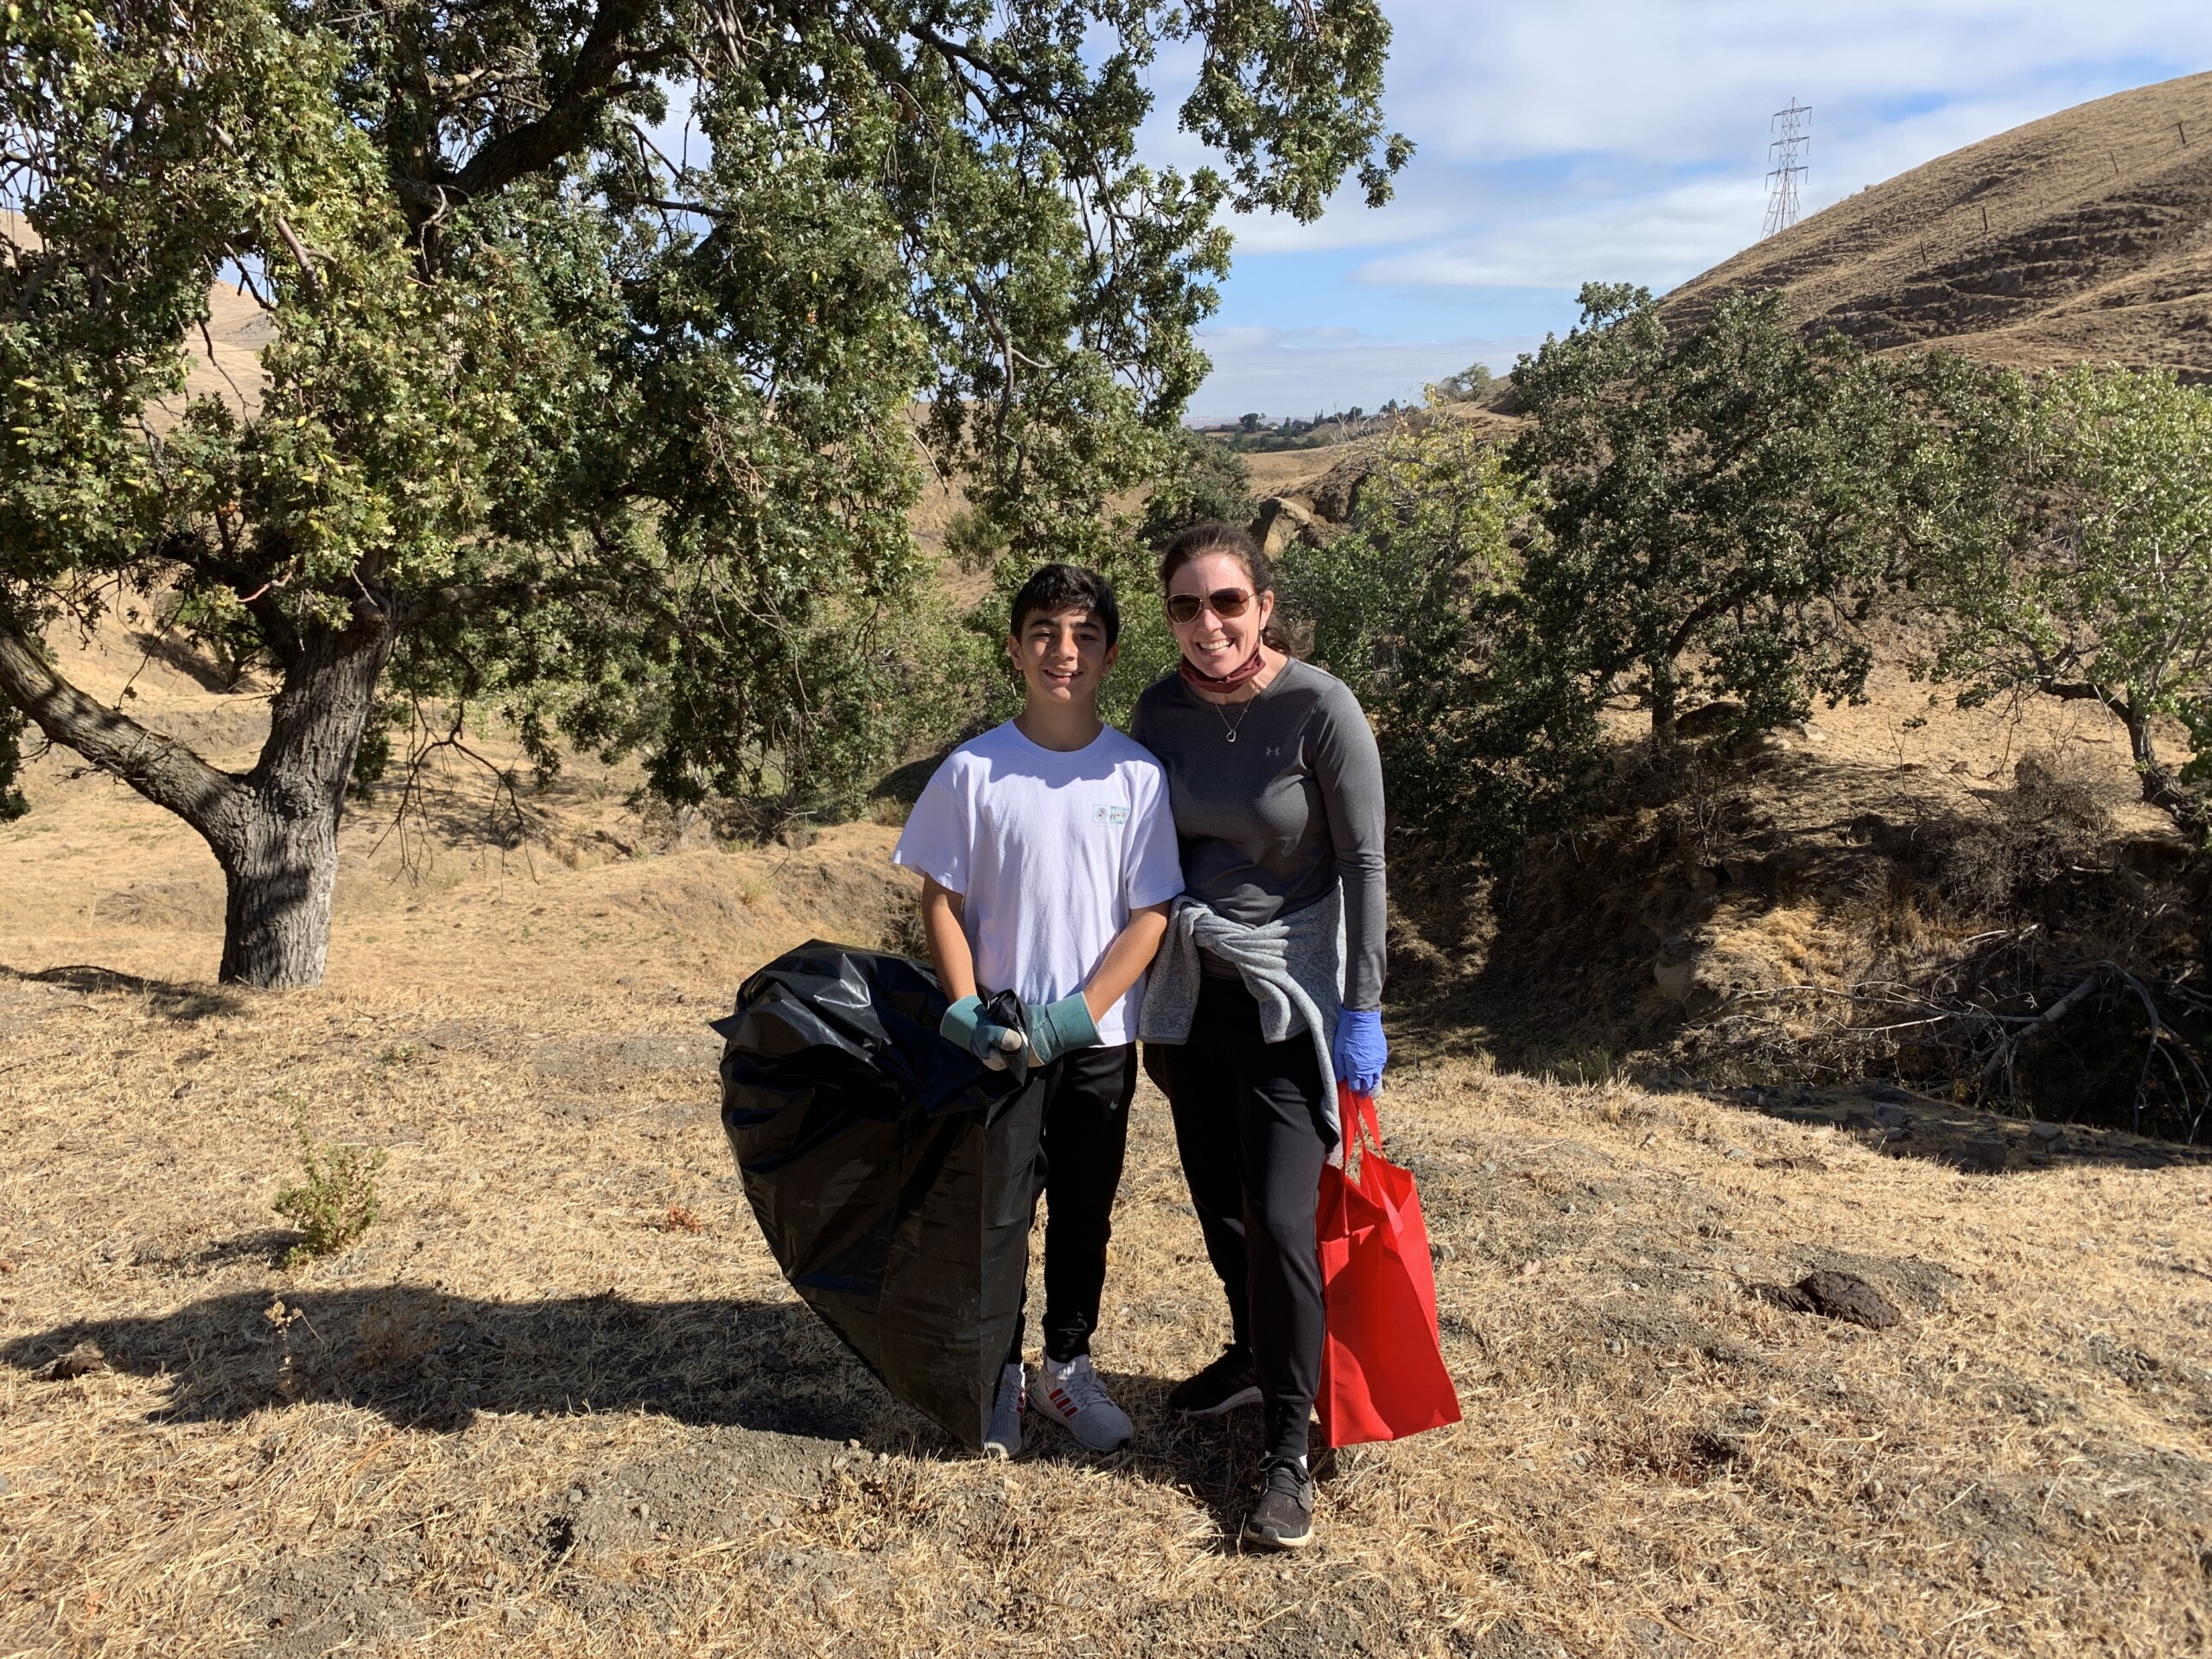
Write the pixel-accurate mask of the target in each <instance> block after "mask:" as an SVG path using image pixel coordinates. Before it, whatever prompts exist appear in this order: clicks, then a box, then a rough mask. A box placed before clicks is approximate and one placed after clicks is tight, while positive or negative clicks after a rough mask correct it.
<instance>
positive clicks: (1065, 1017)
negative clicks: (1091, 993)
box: [1029, 991, 1098, 1065]
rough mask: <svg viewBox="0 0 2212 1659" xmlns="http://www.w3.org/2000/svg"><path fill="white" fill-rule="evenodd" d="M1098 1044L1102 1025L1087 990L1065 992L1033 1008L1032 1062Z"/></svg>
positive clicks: (1042, 1062)
mask: <svg viewBox="0 0 2212 1659" xmlns="http://www.w3.org/2000/svg"><path fill="white" fill-rule="evenodd" d="M1097 1046H1098V1027H1097V1025H1096V1023H1095V1022H1094V1021H1093V1020H1091V1017H1090V1004H1089V1003H1088V1002H1085V1001H1084V1000H1083V993H1082V992H1081V991H1077V993H1076V994H1075V995H1073V996H1064V997H1062V998H1061V999H1060V1000H1059V1001H1057V1002H1047V1003H1046V1005H1045V1006H1044V1007H1041V1008H1032V1009H1030V1011H1029V1064H1030V1065H1051V1064H1052V1062H1053V1061H1054V1060H1057V1059H1058V1058H1060V1056H1061V1055H1063V1054H1066V1053H1069V1052H1072V1051H1073V1050H1076V1049H1078V1048H1096V1047H1097Z"/></svg>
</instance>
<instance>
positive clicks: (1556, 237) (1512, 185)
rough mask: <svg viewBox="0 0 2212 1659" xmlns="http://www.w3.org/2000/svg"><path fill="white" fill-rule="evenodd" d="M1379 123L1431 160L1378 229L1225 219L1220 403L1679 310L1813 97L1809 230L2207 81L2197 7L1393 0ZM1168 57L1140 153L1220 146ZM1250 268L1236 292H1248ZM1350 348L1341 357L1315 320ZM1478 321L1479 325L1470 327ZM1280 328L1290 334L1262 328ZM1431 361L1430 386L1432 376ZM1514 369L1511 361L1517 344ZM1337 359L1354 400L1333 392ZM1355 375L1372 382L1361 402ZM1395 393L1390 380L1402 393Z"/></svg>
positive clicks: (2168, 3)
mask: <svg viewBox="0 0 2212 1659" xmlns="http://www.w3.org/2000/svg"><path fill="white" fill-rule="evenodd" d="M1383 3H1384V4H1385V6H1386V8H1387V10H1388V11H1389V16H1390V20H1391V23H1392V26H1393V29H1394V31H1395V41H1394V45H1393V48H1392V52H1391V60H1390V67H1389V90H1388V92H1387V93H1386V96H1385V100H1384V104H1385V110H1384V115H1385V119H1386V121H1387V123H1388V124H1389V125H1390V126H1391V127H1393V128H1395V129H1399V130H1403V131H1405V132H1406V133H1408V135H1409V136H1410V137H1412V138H1413V139H1414V142H1415V143H1416V145H1417V147H1418V148H1417V151H1416V154H1415V156H1414V160H1413V162H1412V163H1411V165H1410V166H1409V167H1408V168H1407V169H1406V171H1405V172H1404V173H1403V174H1402V175H1401V177H1400V179H1399V181H1398V190H1397V195H1396V199H1395V200H1393V201H1392V202H1391V204H1390V205H1389V206H1388V207H1385V208H1383V209H1382V210H1380V211H1370V210H1369V209H1367V208H1366V207H1365V206H1364V205H1363V202H1362V200H1360V198H1359V195H1358V193H1357V191H1356V190H1352V189H1347V190H1345V191H1344V192H1343V193H1341V194H1339V196H1338V199H1337V200H1335V201H1333V202H1332V204H1331V207H1330V210H1329V212H1328V213H1326V214H1325V215H1324V216H1323V217H1322V218H1321V219H1319V221H1317V222H1316V223H1314V224H1313V225H1309V226H1300V225H1298V224H1296V223H1294V221H1291V220H1288V219H1281V218H1272V217H1264V216H1263V217H1257V218H1231V219H1230V220H1229V221H1228V222H1229V223H1230V227H1231V228H1232V230H1233V231H1234V232H1235V233H1236V238H1237V251H1238V253H1239V255H1240V256H1243V257H1246V258H1247V259H1249V257H1250V256H1255V255H1266V256H1269V257H1268V258H1266V259H1264V260H1260V261H1257V262H1256V263H1252V264H1247V265H1246V266H1245V267H1244V270H1243V272H1242V273H1240V272H1238V271H1236V270H1232V272H1231V274H1230V279H1229V281H1228V283H1227V284H1226V286H1225V287H1224V296H1223V297H1224V305H1223V310H1222V313H1221V317H1220V323H1221V327H1219V328H1217V330H1216V331H1215V332H1214V333H1213V334H1211V335H1210V336H1209V343H1210V345H1211V349H1212V350H1213V352H1214V354H1215V357H1216V363H1217V366H1216V372H1215V374H1214V376H1213V377H1212V378H1211V379H1209V381H1208V382H1207V384H1206V386H1205V390H1203V391H1201V392H1200V394H1199V397H1198V403H1199V404H1202V405H1204V406H1205V407H1206V408H1208V409H1213V408H1217V407H1221V408H1225V407H1227V406H1228V405H1230V404H1237V405H1239V406H1240V407H1241V408H1243V409H1249V408H1253V407H1255V406H1259V405H1262V404H1264V405H1265V406H1267V407H1268V409H1269V410H1271V411H1272V410H1274V406H1275V398H1274V393H1273V392H1272V391H1271V390H1270V389H1271V388H1273V387H1274V386H1276V385H1300V386H1305V387H1307V388H1310V389H1311V391H1309V393H1308V394H1307V395H1304V396H1300V397H1292V398H1289V399H1287V400H1286V401H1285V407H1286V408H1289V409H1297V410H1310V409H1311V407H1312V406H1313V404H1314V403H1315V402H1316V401H1319V402H1320V403H1323V404H1329V405H1330V406H1334V405H1335V404H1339V403H1352V402H1358V403H1361V404H1372V403H1374V402H1376V401H1378V400H1379V399H1380V398H1382V397H1390V396H1399V397H1403V396H1406V395H1408V394H1409V393H1410V391H1412V390H1413V389H1414V388H1415V387H1417V386H1418V385H1419V383H1420V381H1421V380H1422V379H1424V378H1434V376H1435V375H1436V374H1437V373H1440V372H1448V371H1449V368H1450V367H1452V366H1457V365H1454V364H1453V363H1452V360H1451V359H1452V357H1453V356H1454V354H1455V353H1457V354H1459V355H1460V357H1461V359H1462V360H1463V361H1464V360H1465V358H1467V357H1470V356H1472V355H1475V354H1477V353H1473V352H1463V351H1462V349H1461V348H1462V347H1465V346H1470V345H1471V344H1473V343H1474V342H1473V341H1471V340H1460V339H1456V338H1455V339H1437V340H1413V339H1408V338H1406V337H1407V336H1413V335H1421V334H1431V335H1456V334H1459V333H1460V332H1462V331H1465V332H1467V333H1470V334H1477V335H1480V334H1484V332H1485V325H1487V333H1488V334H1491V335H1500V334H1507V333H1509V332H1518V331H1520V330H1524V329H1527V328H1529V327H1536V328H1541V327H1547V326H1551V325H1550V324H1548V322H1546V321H1544V320H1543V319H1544V317H1545V316H1548V315H1554V312H1553V311H1550V310H1544V309H1543V308H1541V307H1539V306H1535V305H1534V304H1533V303H1532V297H1531V296H1536V297H1538V298H1541V296H1547V295H1548V296H1554V301H1549V302H1546V303H1547V304H1555V309H1556V313H1557V314H1558V315H1560V316H1561V318H1562V321H1561V324H1560V326H1564V322H1565V321H1567V320H1571V318H1572V315H1573V306H1572V300H1571V296H1572V294H1573V290H1574V289H1575V288H1577V287H1578V286H1579V285H1580V283H1583V282H1586V281H1589V280H1593V279H1600V280H1607V281H1630V282H1638V283H1646V284H1648V285H1649V286H1650V287H1652V288H1654V289H1659V290H1662V291H1663V290H1664V289H1667V288H1669V287H1671V286H1673V285H1674V284H1675V283H1679V282H1681V281H1683V280H1686V279H1687V278H1688V277H1693V276H1694V275H1696V274H1697V273H1698V272H1699V271H1700V270H1706V269H1708V268H1709V267H1711V266H1712V265H1713V264H1718V263H1719V262H1720V261H1721V260H1723V259H1726V258H1727V257H1729V256H1730V255H1731V254H1733V253H1735V252H1737V251H1739V250H1740V249H1742V248H1744V247H1745V246H1747V245H1749V244H1750V243H1751V241H1752V240H1753V239H1755V238H1757V236H1758V233H1759V230H1760V226H1761V221H1762V219H1763V218H1764V209H1765V180H1764V175H1765V172H1766V168H1767V167H1768V165H1769V159H1768V155H1767V143H1768V138H1769V136H1770V134H1769V127H1768V117H1769V113H1770V111H1774V110H1776V109H1778V108H1779V107H1781V105H1783V104H1784V103H1785V102H1787V101H1788V100H1789V99H1791V98H1793V97H1794V98H1796V99H1802V101H1803V102H1804V103H1806V104H1808V105H1811V106H1812V110H1813V129H1812V131H1813V142H1812V149H1811V155H1810V158H1809V159H1810V162H1811V169H1812V170H1811V173H1810V175H1809V178H1808V181H1807V188H1806V190H1805V211H1806V212H1807V213H1812V212H1815V211H1817V210H1818V209H1819V208H1821V207H1825V206H1827V205H1829V204H1831V203H1833V202H1835V201H1838V200H1841V199H1842V198H1844V197H1845V196H1847V195H1849V194H1852V193H1853V191H1855V190H1858V189H1859V188H1862V187H1864V186H1866V185H1869V184H1873V183H1877V182H1879V181H1882V180H1884V179H1886V178H1890V177H1893V176H1895V175H1897V174H1898V173H1901V172H1904V171H1906V170H1908V169H1910V168H1913V167H1916V166H1918V165H1920V164H1921V163H1923V162H1928V161H1930V160H1933V159H1934V158H1935V157H1936V156H1942V155H1945V154H1947V153H1948V152H1950V151H1952V150H1954V149H1959V148H1961V146H1963V145H1967V144H1970V143H1974V142H1976V141H1978V140H1980V139H1982V138H1986V137H1993V136H1995V135H1996V134H1998V133H2000V132H2003V131H2005V130H2008V129H2010V128H2012V127H2015V126H2018V125H2019V124H2022V123H2024V122H2027V121H2031V120H2034V119H2037V118H2039V117H2042V116H2044V115H2049V114H2052V113H2055V112H2056V111H2059V110H2062V109H2065V108H2068V107H2069V106H2071V105H2075V104H2079V103H2082V102H2085V101H2087V100H2088V99H2094V98H2099V97H2102V96H2105V95H2107V94H2108V93H2111V92H2119V91H2122V90H2124V89H2126V88H2127V87H2130V86H2139V85H2143V84H2145V83H2147V82H2151V81H2154V80H2158V79H2165V78H2167V77H2169V76H2171V75H2176V74H2182V73H2190V72H2191V71H2193V70H2196V69H2198V68H2202V67H2207V66H2212V6H2208V5H2206V4H2204V3H2203V0H2118V3H2110V0H2108V3H2106V4H2102V5H2088V4H2084V3H2082V0H1801V3H1799V4H1797V5H1796V6H1792V7H1787V8H1784V7H1775V6H1771V5H1770V4H1767V3H1764V0H1756V3H1755V0H1383ZM1194 65H1195V59H1194V58H1192V57H1191V56H1190V54H1176V55H1173V56H1170V57H1164V58H1163V60H1162V61H1161V64H1160V72H1159V74H1158V76H1157V78H1156V80H1155V86H1156V88H1157V90H1158V92H1159V94H1160V109H1159V111H1157V112H1156V114H1155V116H1154V120H1153V122H1152V123H1151V124H1149V126H1148V127H1147V134H1146V139H1145V148H1146V149H1147V154H1150V155H1152V156H1155V157H1156V158H1157V159H1160V160H1163V161H1168V162H1173V164H1175V165H1179V166H1183V167H1186V168H1187V167H1190V166H1192V165H1196V164H1199V163H1200V162H1202V160H1203V157H1202V155H1201V153H1200V151H1199V149H1198V146H1197V145H1196V144H1195V143H1193V142H1192V140H1191V139H1190V138H1189V137H1188V136H1187V135H1185V134H1182V133H1179V132H1178V131H1176V130H1175V128H1174V118H1173V108H1174V105H1175V103H1176V102H1177V101H1178V100H1179V99H1180V97H1181V95H1182V92H1183V90H1184V88H1185V86H1186V85H1187V83H1188V76H1189V74H1190V73H1191V72H1192V69H1193V67H1194ZM1240 275H1241V277H1242V281H1241V282H1240ZM1306 317H1311V318H1313V319H1316V320H1320V319H1326V320H1327V321H1330V322H1332V323H1333V324H1338V325H1342V326H1344V327H1347V328H1350V329H1352V330H1354V331H1356V333H1355V334H1354V335H1353V338H1352V339H1351V340H1350V341H1348V342H1345V343H1343V344H1338V345H1331V344H1327V343H1325V341H1324V340H1323V337H1322V336H1321V335H1320V334H1318V333H1316V332H1314V331H1309V330H1300V329H1299V328H1298V327H1296V325H1297V324H1298V323H1300V321H1302V320H1303V319H1304V318H1306ZM1459 318H1464V321H1458V320H1457V319H1459ZM1257 323H1267V324H1271V325H1274V327H1273V328H1261V327H1251V326H1249V325H1253V324H1257ZM1424 354H1427V360H1429V361H1433V362H1436V363H1437V364H1438V366H1436V367H1424V368H1421V369H1419V370H1415V369H1414V367H1413V364H1414V361H1415V360H1416V359H1422V358H1423V357H1424ZM1507 355H1508V356H1509V357H1510V353H1507ZM1338 367H1341V369H1342V371H1343V372H1344V374H1345V375H1347V376H1350V377H1352V378H1347V379H1346V380H1344V382H1342V384H1343V385H1344V386H1345V388H1346V390H1344V391H1342V392H1341V393H1338V392H1336V391H1332V390H1330V389H1329V388H1332V387H1333V386H1335V385H1337V384H1338V382H1336V381H1333V380H1330V379H1328V378H1326V377H1327V375H1328V374H1329V373H1333V372H1335V371H1336V369H1337V368H1338ZM1355 379H1356V381H1357V385H1358V388H1359V390H1358V391H1352V390H1351V389H1350V388H1351V386H1352V385H1353V384H1354V381H1355ZM1384 388H1387V390H1385V389H1384Z"/></svg>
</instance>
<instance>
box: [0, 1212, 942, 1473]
mask: <svg viewBox="0 0 2212 1659" xmlns="http://www.w3.org/2000/svg"><path fill="white" fill-rule="evenodd" d="M260 1243H261V1241H259V1240H258V1239H257V1240H256V1241H255V1246H256V1248H257V1249H258V1247H259V1244H260ZM85 1344H92V1346H93V1347H95V1348H97V1349H98V1351H99V1357H100V1358H101V1359H103V1360H104V1361H105V1364H106V1366H107V1367H108V1368H109V1369H111V1370H118V1371H124V1372H128V1373H130V1374H132V1375H135V1376H163V1377H167V1378H168V1379H169V1380H170V1383H171V1388H172V1392H171V1395H170V1398H169V1402H168V1405H167V1407H166V1408H164V1409H163V1411H162V1416H163V1417H164V1418H165V1419H167V1420H168V1421H184V1422H210V1421H234V1420H236V1419H238V1418H240V1417H244V1416H245V1415H247V1414H250V1413H252V1412H255V1411H259V1410H263V1409H264V1408H269V1407H271V1406H282V1405H288V1404H289V1405H302V1404H308V1403H313V1402H332V1403H339V1404H346V1405H353V1406H356V1407H360V1408H365V1409H367V1410H372V1411H375V1412H378V1413H379V1414H382V1415H383V1416H385V1418H387V1419H389V1420H390V1421H392V1422H394V1423H396V1424H400V1425H404V1426H406V1427H418V1428H430V1429H438V1430H454V1429H460V1428H462V1427H467V1424H468V1423H469V1421H471V1420H472V1419H473V1418H474V1415H475V1414H476V1413H477V1412H478V1411H480V1410H482V1411H494V1412H502V1413H523V1414H561V1413H569V1412H584V1411H593V1412H607V1411H623V1410H636V1409H645V1410H650V1411H654V1412H658V1413H659V1414H664V1415H666V1416H669V1417H672V1418H675V1419H677V1421H683V1422H689V1423H697V1424H734V1425H737V1426H740V1427H747V1428H758V1429H771V1430H778V1431H781V1432H784V1433H798V1434H810V1435H819V1436H825V1437H834V1438H836V1439H841V1440H842V1439H848V1438H852V1437H855V1436H858V1435H861V1434H862V1433H867V1432H868V1431H869V1430H870V1429H871V1428H875V1429H879V1430H880V1429H882V1428H892V1429H893V1432H897V1430H899V1429H903V1430H905V1431H906V1433H909V1434H914V1433H925V1434H927V1435H930V1436H935V1435H936V1431H935V1430H934V1429H930V1428H928V1427H927V1426H926V1425H925V1424H924V1423H923V1421H922V1420H921V1419H920V1418H918V1417H916V1416H914V1415H913V1414H912V1413H909V1412H906V1410H905V1408H902V1407H899V1405H898V1404H897V1402H894V1401H893V1400H892V1399H891V1398H890V1396H889V1395H887V1394H886V1393H885V1392H884V1391H883V1389H882V1388H881V1387H880V1385H879V1384H878V1383H876V1382H875V1380H874V1377H872V1376H870V1375H869V1374H868V1371H867V1370H866V1369H865V1368H863V1367H862V1366H861V1365H860V1364H859V1363H857V1362H855V1361H854V1360H853V1359H852V1358H851V1357H849V1356H848V1355H847V1354H846V1353H845V1351H843V1349H842V1347H841V1346H840V1345H839V1344H837V1342H836V1339H835V1338H833V1337H831V1336H830V1335H829V1332H827V1331H826V1330H824V1329H823V1326H822V1325H821V1322H820V1321H819V1320H817V1319H816V1318H815V1317H814V1315H813V1314H812V1313H810V1312H808V1311H807V1310H806V1309H805V1308H804V1306H799V1305H798V1304H795V1303H765V1302H754V1301H743V1300H700V1301H685V1302H637V1301H632V1300H627V1299H626V1298H624V1297H620V1296H617V1295H613V1294H606V1295H599V1296H584V1297H569V1298H557V1299H554V1300H546V1301H533V1302H519V1301H518V1302H499V1301H486V1300H479V1299H474V1298H471V1297H466V1296H457V1295H453V1294H448V1293H447V1292H444V1291H442V1290H439V1289H436V1288H435V1287H430V1286H426V1285H416V1284H405V1283H402V1284H391V1285H378V1286H367V1287H359V1288H352V1289H345V1290H334V1291H316V1290H302V1291H298V1292H288V1291H283V1290H278V1291H273V1292H272V1291H243V1292H238V1293H237V1294H231V1295H225V1296H217V1297H212V1298H209V1299H208V1300H204V1301H199V1302H194V1303H192V1304H190V1305H188V1306H185V1307H182V1308H180V1309H178V1310H176V1311H175V1312H174V1313H166V1314H160V1315H155V1316H150V1317H129V1318H118V1319H85V1320H79V1321H76V1322H74V1323H72V1324H68V1325H59V1326H56V1327H54V1328H53V1329H52V1330H48V1331H45V1332H39V1333H37V1334H35V1335H32V1336H28V1337H23V1338H18V1339H17V1340H16V1341H14V1342H12V1343H10V1344H8V1345H7V1346H6V1347H5V1348H4V1349H0V1360H4V1361H5V1362H6V1363H10V1364H11V1365H15V1366H18V1367H21V1368H23V1369H26V1370H36V1369H37V1368H40V1367H41V1366H44V1365H47V1364H48V1363H51V1362H53V1361H54V1360H56V1359H59V1358H61V1357H65V1356H67V1355H70V1354H73V1353H79V1352H81V1351H84V1347H85ZM886 1412H889V1413H892V1414H896V1415H897V1417H898V1418H899V1422H898V1423H897V1424H896V1425H892V1424H878V1423H876V1422H874V1421H873V1420H874V1419H877V1418H880V1417H881V1416H883V1415H884V1414H886Z"/></svg>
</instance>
